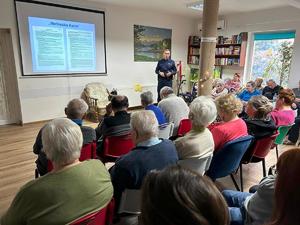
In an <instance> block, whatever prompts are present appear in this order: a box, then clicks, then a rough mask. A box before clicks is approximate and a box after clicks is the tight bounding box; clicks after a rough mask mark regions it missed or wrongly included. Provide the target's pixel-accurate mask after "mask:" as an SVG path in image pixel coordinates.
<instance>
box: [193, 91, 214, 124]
mask: <svg viewBox="0 0 300 225" xmlns="http://www.w3.org/2000/svg"><path fill="white" fill-rule="evenodd" d="M189 117H190V119H191V121H192V124H193V127H196V128H203V127H207V126H208V125H209V124H211V123H212V122H213V121H214V120H215V119H216V117H217V108H216V105H215V103H214V101H213V100H212V99H211V98H210V97H207V96H199V97H197V98H195V99H194V101H193V102H192V103H191V105H190V114H189Z"/></svg>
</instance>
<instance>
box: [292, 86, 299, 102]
mask: <svg viewBox="0 0 300 225" xmlns="http://www.w3.org/2000/svg"><path fill="white" fill-rule="evenodd" d="M298 85H299V86H298V87H297V88H293V92H294V94H295V97H296V99H295V102H296V103H300V80H299V84H298Z"/></svg>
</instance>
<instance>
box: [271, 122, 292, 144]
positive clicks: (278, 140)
mask: <svg viewBox="0 0 300 225" xmlns="http://www.w3.org/2000/svg"><path fill="white" fill-rule="evenodd" d="M293 125H294V124H291V125H287V126H280V127H278V133H279V134H278V136H277V138H276V139H275V142H274V143H275V144H277V145H281V144H282V143H283V141H284V138H285V137H286V135H287V133H288V132H289V130H290V129H291V127H292V126H293Z"/></svg>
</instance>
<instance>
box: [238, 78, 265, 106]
mask: <svg viewBox="0 0 300 225" xmlns="http://www.w3.org/2000/svg"><path fill="white" fill-rule="evenodd" d="M256 95H260V92H259V91H258V90H256V89H255V83H254V82H253V81H249V82H247V85H246V89H245V90H244V91H243V92H242V93H240V94H238V97H239V98H240V99H241V100H242V101H243V102H248V101H249V100H250V98H251V97H252V96H256Z"/></svg>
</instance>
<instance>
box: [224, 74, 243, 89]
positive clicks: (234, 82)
mask: <svg viewBox="0 0 300 225" xmlns="http://www.w3.org/2000/svg"><path fill="white" fill-rule="evenodd" d="M240 78H241V75H240V74H239V73H235V74H234V75H233V79H231V80H228V81H227V82H226V83H225V87H226V88H227V90H228V91H229V92H238V91H239V90H240V88H241V80H240Z"/></svg>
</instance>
